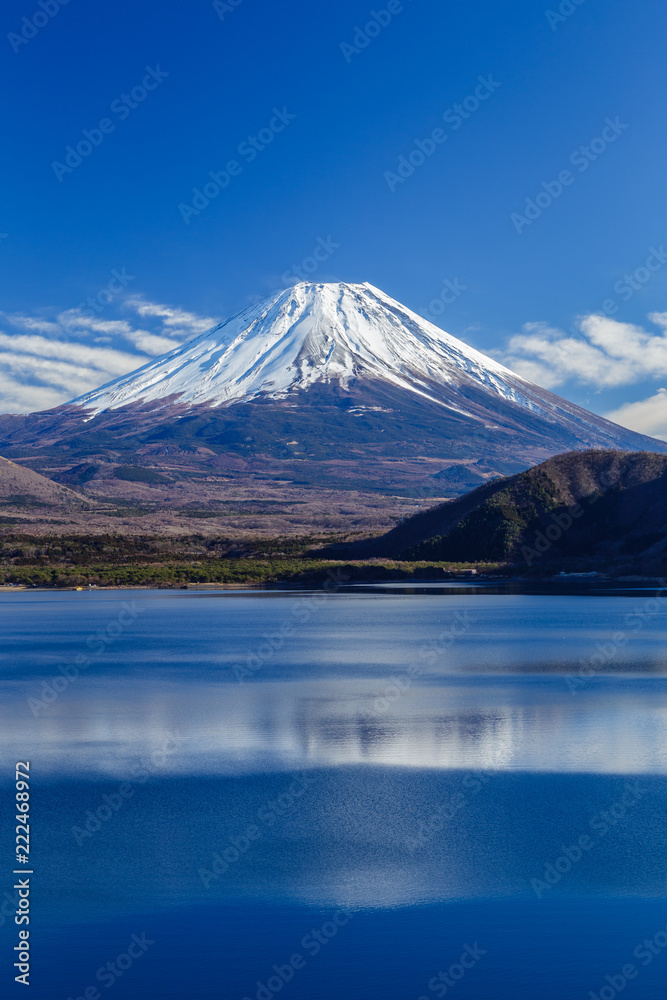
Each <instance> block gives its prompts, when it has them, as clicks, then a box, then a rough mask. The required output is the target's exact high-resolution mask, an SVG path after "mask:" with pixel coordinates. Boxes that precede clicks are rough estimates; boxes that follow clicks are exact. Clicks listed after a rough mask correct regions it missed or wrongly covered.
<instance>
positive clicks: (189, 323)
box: [125, 295, 220, 339]
mask: <svg viewBox="0 0 667 1000" xmlns="http://www.w3.org/2000/svg"><path fill="white" fill-rule="evenodd" d="M125 305H126V306H127V307H129V308H130V309H134V311H135V312H136V313H137V315H139V316H157V317H159V318H160V319H162V322H163V325H164V326H166V327H169V328H171V332H172V334H174V335H177V334H180V335H181V336H183V338H184V339H185V338H189V337H195V336H196V335H197V334H198V333H206V331H207V330H210V329H211V327H212V326H216V325H217V324H218V323H219V322H220V320H217V319H213V318H211V317H210V316H197V315H196V313H191V312H186V311H185V310H184V309H174V308H173V307H172V306H165V305H160V304H159V303H157V302H146V300H145V299H143V298H142V297H141V296H140V295H132V296H130V297H129V298H128V299H126V301H125Z"/></svg>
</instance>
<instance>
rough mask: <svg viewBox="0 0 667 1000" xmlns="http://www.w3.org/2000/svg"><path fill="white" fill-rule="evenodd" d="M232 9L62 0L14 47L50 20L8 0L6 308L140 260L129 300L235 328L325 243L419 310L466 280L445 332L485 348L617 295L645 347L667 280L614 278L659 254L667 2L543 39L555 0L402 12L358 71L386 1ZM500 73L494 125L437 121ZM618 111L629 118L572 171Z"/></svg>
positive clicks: (608, 13)
mask: <svg viewBox="0 0 667 1000" xmlns="http://www.w3.org/2000/svg"><path fill="white" fill-rule="evenodd" d="M44 2H46V3H47V4H48V3H51V4H52V3H55V2H56V0H44ZM235 2H236V3H237V4H238V5H237V6H236V7H235V8H234V9H230V11H229V12H227V13H224V19H222V20H221V18H220V16H219V14H218V13H217V12H216V10H215V8H214V5H213V4H212V3H211V2H210V0H201V2H200V0H190V2H188V3H186V2H180V3H178V2H175V0H160V2H157V0H142V2H141V3H137V2H136V0H133V2H132V3H130V2H129V0H114V2H113V3H112V2H109V0H97V2H95V3H84V2H83V0H69V2H68V3H67V4H66V5H65V6H63V7H62V8H61V9H59V11H58V13H57V14H56V15H55V16H54V17H53V18H52V19H50V20H49V23H48V24H46V25H45V26H44V27H43V28H41V29H40V30H39V31H38V32H37V34H36V36H35V37H34V38H32V39H31V40H30V41H29V42H28V43H27V44H24V45H20V47H19V51H18V52H14V51H13V48H12V45H11V43H10V40H9V39H8V38H7V36H8V35H9V33H10V32H20V30H21V19H22V18H23V17H24V16H26V15H28V16H29V17H32V16H33V14H34V13H35V12H36V11H38V10H39V9H40V8H39V6H38V3H37V0H5V4H4V5H3V10H2V14H1V15H0V16H1V18H2V26H3V31H2V35H3V38H2V39H0V41H1V42H2V44H3V45H4V51H3V55H2V60H1V64H0V66H1V73H2V80H1V84H2V89H3V93H4V94H5V95H6V99H5V102H4V103H5V107H4V108H3V113H4V115H5V119H6V121H5V128H4V134H5V147H4V155H3V157H2V161H1V163H0V172H1V175H2V205H1V207H0V232H2V233H7V234H9V235H8V237H7V238H5V239H3V240H2V241H1V242H0V255H1V256H0V261H1V263H2V272H1V273H2V284H1V289H0V291H1V295H0V309H2V310H3V311H4V312H5V313H8V314H12V313H16V312H19V313H21V314H23V315H28V314H29V315H42V316H45V315H47V313H48V311H49V310H51V311H53V310H56V311H59V310H64V309H70V308H72V307H74V306H76V305H77V304H78V303H79V302H80V301H81V300H82V299H84V298H85V297H86V296H87V295H90V294H93V293H96V292H97V291H98V290H99V289H100V288H101V287H103V286H104V285H106V283H107V282H108V280H109V278H110V271H111V269H112V268H121V267H125V268H126V269H127V271H128V272H130V273H131V274H133V275H135V280H134V282H133V283H132V288H131V291H132V292H133V293H134V294H135V295H136V294H141V295H143V296H144V297H145V298H146V299H147V300H149V301H151V302H159V303H168V304H169V305H171V306H177V307H180V308H182V309H186V310H190V311H192V312H194V313H197V314H205V315H207V316H212V317H225V316H228V315H230V314H232V313H233V312H235V311H238V310H239V309H241V308H243V307H244V306H245V305H247V303H248V301H249V300H250V299H252V298H253V297H255V296H258V295H264V294H266V293H268V292H269V291H271V290H272V289H274V288H275V287H277V286H279V285H281V284H282V282H281V278H280V275H281V274H283V273H284V272H285V271H286V270H287V269H289V268H290V266H291V265H293V264H298V263H299V262H301V261H302V260H303V259H304V258H305V257H307V256H308V255H309V254H310V252H311V251H312V249H313V248H314V247H315V245H316V242H317V239H318V237H322V238H327V237H331V238H332V239H333V240H334V241H335V242H336V243H338V244H340V247H339V248H338V249H336V250H335V253H334V254H332V256H331V258H330V259H329V260H328V261H327V262H326V263H324V264H323V265H322V266H321V267H320V269H319V270H318V272H317V277H318V278H320V279H322V280H350V281H364V280H367V281H370V282H372V283H373V284H376V285H378V286H380V287H381V288H383V289H384V290H385V291H386V292H388V293H389V294H391V295H393V296H394V297H396V298H398V299H400V300H401V301H402V302H404V303H405V304H406V305H408V306H410V307H412V308H414V309H415V310H417V311H423V310H424V309H425V308H427V307H428V305H429V302H430V301H431V300H432V299H433V298H434V297H435V296H437V295H438V294H439V293H440V290H441V288H442V282H443V279H445V278H450V279H454V278H458V279H459V282H460V284H462V285H465V286H466V290H465V292H464V293H463V294H461V295H460V297H459V298H458V299H457V300H456V302H454V303H453V304H452V305H449V306H447V308H446V310H445V311H444V312H443V314H442V315H440V316H439V317H438V319H437V320H436V322H438V324H439V325H441V326H443V327H444V328H445V329H447V330H448V331H449V332H451V333H453V334H454V335H456V336H461V337H463V338H464V339H466V340H467V341H468V342H471V343H473V344H474V345H475V346H477V347H479V348H480V349H482V350H485V351H488V352H494V353H496V354H498V355H503V356H504V354H505V352H506V349H507V343H508V339H509V338H510V337H511V336H512V335H514V334H517V333H520V332H521V329H522V327H523V325H524V324H526V323H536V322H543V323H547V324H549V325H550V326H554V327H559V328H561V329H562V330H565V331H567V330H568V329H569V328H570V326H571V324H572V323H573V322H574V320H575V318H576V317H577V316H578V315H582V314H583V315H586V314H590V313H594V312H597V311H599V310H600V309H601V307H602V303H603V302H604V301H605V300H607V299H609V298H610V296H611V297H614V298H615V300H617V304H618V306H619V308H618V312H617V313H615V314H614V319H615V320H617V321H621V322H623V323H637V324H642V325H643V326H644V327H645V328H648V329H649V330H650V334H651V337H652V338H653V339H654V340H655V337H656V330H655V329H653V328H652V327H651V324H650V323H649V322H648V320H647V319H646V316H647V314H648V313H651V312H662V311H663V310H665V309H666V308H667V306H666V305H665V302H666V301H667V300H666V296H665V293H666V291H667V266H665V267H664V270H663V269H660V270H658V271H657V272H656V273H655V274H654V275H653V276H652V277H651V279H650V280H649V281H648V282H647V283H646V285H645V287H643V288H642V289H641V290H640V291H637V292H636V293H635V294H633V295H632V297H631V298H630V300H629V301H627V302H623V301H622V300H621V299H620V298H619V297H618V295H615V294H614V291H613V286H614V283H615V282H616V281H617V280H618V279H619V278H620V277H621V276H622V275H623V274H624V273H626V272H629V271H633V270H634V269H635V268H637V267H638V266H640V265H641V264H643V262H644V261H645V259H646V257H647V255H648V253H649V248H650V247H651V246H656V247H659V246H660V243H661V241H662V240H663V239H664V240H667V231H666V230H667V225H666V223H665V217H666V213H665V209H666V207H667V205H666V201H667V185H665V181H664V171H665V166H664V165H665V162H666V153H667V149H666V140H665V128H664V110H663V107H664V99H662V97H661V95H662V94H663V93H664V74H665V58H664V39H665V33H666V29H667V8H666V7H665V5H664V2H661V0H642V3H641V4H639V5H638V4H636V3H632V2H631V0H605V2H604V3H603V2H602V0H584V2H583V3H581V4H580V5H576V4H575V3H574V2H573V0H565V4H564V5H563V4H561V6H563V7H564V9H566V10H567V9H568V7H571V8H573V13H572V14H571V15H569V16H567V17H566V18H565V19H564V20H563V21H559V22H557V23H556V24H555V30H553V28H552V26H551V25H550V23H549V19H548V17H547V16H546V11H547V10H549V9H550V8H549V4H548V2H545V0H515V2H514V3H512V4H501V3H498V2H497V0H495V2H477V3H475V2H470V0H467V2H456V3H446V2H437V0H405V2H404V4H403V8H404V9H403V10H402V12H401V13H397V14H395V15H394V17H393V19H392V21H391V23H390V24H388V25H387V26H386V27H384V28H383V29H382V30H381V31H380V33H379V35H378V37H376V38H374V39H373V40H372V41H371V42H370V44H369V45H368V46H367V47H366V48H365V49H364V50H363V51H360V52H359V54H354V53H352V54H351V55H350V56H349V59H350V61H349V62H348V61H347V60H346V58H345V56H344V54H343V52H342V51H341V43H343V42H347V43H352V41H353V38H354V34H355V26H357V25H360V26H363V25H364V24H366V23H367V22H368V21H369V20H370V11H371V10H373V9H375V10H383V9H386V6H387V4H386V3H385V2H383V0H379V2H378V3H377V4H375V5H373V4H372V3H370V2H369V0H368V2H367V0H335V2H333V0H320V2H318V3H312V2H310V3H306V2H304V0H292V2H291V3H286V4H277V3H275V2H270V0H241V2H240V3H239V2H238V0H235ZM219 6H221V7H222V6H225V5H223V4H220V5H219ZM551 9H552V10H555V11H557V10H558V4H557V3H554V4H553V5H552V6H551ZM38 20H39V18H38ZM15 44H16V43H15ZM157 65H159V66H160V67H161V69H162V70H163V71H165V72H167V73H168V74H169V76H168V77H167V78H166V79H164V81H163V82H162V83H160V85H159V86H158V87H157V89H155V90H154V91H153V92H152V93H150V94H149V95H148V96H147V98H146V100H145V101H144V102H143V103H141V104H140V105H139V106H138V107H137V108H136V109H133V110H131V111H130V113H129V115H128V116H127V118H126V120H123V121H121V120H120V118H119V116H118V115H117V114H113V113H110V111H109V109H110V106H111V104H112V102H113V101H114V100H115V99H117V98H120V97H121V95H122V94H123V93H128V92H130V91H131V90H132V88H133V87H134V86H136V85H137V84H140V82H141V80H142V78H143V77H144V76H145V74H146V70H145V67H146V66H153V67H155V66H157ZM489 74H491V75H492V77H493V79H494V80H495V81H497V82H499V83H500V86H499V87H498V88H497V90H495V92H494V93H493V95H492V96H491V97H489V98H488V100H486V101H484V102H483V103H482V104H481V106H480V107H479V110H477V111H475V112H474V113H473V114H471V115H470V117H469V118H468V120H467V121H465V122H464V123H463V125H462V127H461V128H459V129H457V130H454V129H453V128H452V125H451V123H450V124H447V123H443V120H442V114H443V112H445V111H446V110H447V108H449V107H451V106H452V105H454V104H455V103H457V102H461V101H462V100H463V99H464V98H465V97H466V96H467V95H469V94H471V93H473V92H474V89H475V87H476V86H477V83H478V77H479V76H480V75H481V76H483V77H487V76H488V75H489ZM9 95H11V97H10V96H9ZM274 107H277V108H279V109H282V108H283V107H286V108H287V110H288V112H289V113H290V114H294V115H296V118H295V119H294V121H292V122H291V123H290V124H289V126H288V127H287V128H285V130H284V132H282V133H280V134H279V135H277V136H276V138H275V140H274V141H273V142H272V143H271V145H270V146H268V147H267V148H266V149H264V150H263V151H262V152H261V153H260V154H259V155H258V156H257V157H256V159H255V160H254V162H252V163H248V162H247V161H246V159H244V158H243V157H242V156H240V155H239V154H238V152H237V150H238V146H239V144H240V143H241V142H242V141H243V140H244V139H246V137H247V136H249V135H251V134H254V133H257V132H258V131H259V130H260V129H262V128H264V127H266V126H268V125H269V122H270V121H271V119H272V117H273V110H272V109H273V108H274ZM617 116H618V118H619V120H620V122H621V123H622V124H623V125H627V126H628V127H627V128H626V129H623V131H622V133H621V134H620V135H619V136H618V137H617V139H616V140H615V141H614V142H613V143H612V144H610V145H609V147H608V148H607V149H606V151H605V152H604V153H603V154H602V155H600V156H599V158H598V159H596V160H595V161H594V162H591V163H590V167H589V169H587V170H586V171H585V172H580V171H579V169H578V168H577V167H576V166H572V164H570V163H569V158H570V154H571V153H572V152H573V151H574V150H576V149H577V147H579V146H581V145H582V144H584V145H587V144H588V143H589V142H590V140H592V139H594V138H595V137H597V136H599V135H600V134H601V132H602V129H603V128H604V124H605V119H606V118H608V117H609V118H612V119H615V118H616V117H617ZM104 117H110V118H111V119H112V120H113V122H114V123H115V129H114V131H113V132H112V133H111V134H108V135H106V136H105V138H104V140H103V142H102V143H101V145H100V146H99V147H98V148H95V149H94V150H93V152H92V154H91V155H90V156H89V157H87V158H86V159H84V160H83V162H82V163H81V165H80V166H78V167H77V168H76V169H74V170H73V171H72V173H70V174H67V175H65V176H64V178H63V180H62V182H59V181H58V179H57V178H56V175H55V173H54V170H53V168H52V163H53V161H60V162H62V161H63V160H64V156H65V147H66V146H67V145H68V144H73V145H76V143H77V142H79V141H80V140H81V139H82V138H83V136H82V134H81V133H82V129H86V128H87V129H91V128H94V127H96V126H97V125H98V123H99V121H100V119H102V118H104ZM450 122H451V119H450ZM439 126H442V127H443V128H444V129H445V131H446V133H447V136H448V137H447V140H446V142H445V143H444V144H443V145H441V146H438V147H437V149H436V151H435V153H434V154H433V155H432V156H431V157H430V158H429V159H428V160H427V162H426V163H425V164H424V165H423V166H420V167H419V168H418V169H417V170H415V172H414V174H413V175H412V176H411V177H410V178H409V179H408V180H407V181H406V182H405V183H404V184H401V185H399V186H398V187H397V189H396V190H395V191H394V192H393V193H392V192H391V191H390V189H389V185H388V183H387V181H386V180H385V176H384V174H385V171H388V170H395V169H396V166H397V164H398V158H399V156H400V155H405V156H407V155H408V154H409V153H410V152H411V151H412V150H413V149H414V140H415V139H425V138H426V137H427V136H428V135H429V133H431V132H432V130H433V129H434V128H437V127H439ZM234 158H235V159H237V160H238V161H239V162H240V163H241V164H242V171H241V173H240V175H239V176H236V177H234V178H232V180H231V183H230V184H229V187H228V188H227V189H226V190H225V191H223V192H222V193H221V194H220V195H219V196H218V198H217V199H216V200H214V201H212V202H211V204H210V205H209V206H208V208H206V209H205V210H204V211H203V212H201V214H200V215H199V216H196V217H193V218H192V219H191V221H190V223H189V225H186V224H185V222H184V221H183V218H182V217H181V214H180V213H179V210H178V206H179V203H187V202H188V201H189V202H191V201H192V197H193V193H192V189H193V188H194V187H202V186H203V184H204V183H206V181H207V180H208V179H209V178H208V173H209V171H217V170H220V169H222V168H224V166H225V164H226V163H227V162H228V161H229V160H230V159H234ZM567 168H570V169H571V170H572V174H573V175H574V181H573V183H572V184H571V185H570V186H568V187H566V188H565V189H564V191H563V193H562V195H561V196H560V198H558V199H556V200H555V201H554V202H553V204H552V205H551V206H550V207H549V208H547V209H545V211H544V212H543V213H542V215H541V216H540V217H539V218H538V219H536V221H535V222H534V223H533V224H532V225H531V226H527V227H525V228H524V230H523V232H522V233H521V234H520V235H519V234H518V233H517V232H516V229H515V227H514V225H513V224H512V222H511V219H510V216H511V214H512V213H513V212H522V211H523V209H524V207H525V199H526V198H528V197H534V196H535V195H536V194H537V192H538V191H540V190H541V183H542V181H551V180H553V179H555V178H556V177H557V175H558V174H559V172H560V171H561V170H563V169H567ZM113 308H114V307H111V308H110V312H109V318H110V319H111V318H113V317H112V314H113ZM114 315H115V314H114ZM5 328H6V329H7V330H8V336H11V335H12V332H13V331H12V330H11V329H9V327H8V326H6V327H5ZM614 329H615V330H616V333H618V330H617V329H616V328H614ZM568 336H569V334H568ZM659 339H660V342H662V340H663V337H662V334H660V338H659ZM589 340H590V338H589ZM659 346H660V345H659ZM531 352H532V355H531ZM510 353H511V352H510ZM514 353H516V352H514ZM524 354H525V355H526V357H528V356H534V355H535V350H534V349H533V348H532V347H527V348H526V350H525V351H524ZM540 363H541V364H542V366H543V367H544V364H545V362H544V358H542V360H541V362H540ZM665 373H666V374H667V367H666V368H665ZM565 374H566V375H567V378H565V375H564V376H563V378H561V382H560V387H559V388H558V390H557V391H561V392H563V393H564V394H567V395H569V396H570V397H571V398H576V399H577V400H578V401H582V402H583V401H585V400H589V405H591V407H592V408H597V409H600V406H597V407H596V406H595V405H594V404H595V400H594V399H593V395H592V394H594V393H595V390H596V389H597V388H599V385H596V384H595V378H594V375H589V376H587V380H582V379H577V377H576V373H574V374H573V373H572V372H566V373H565ZM646 375H647V373H646V372H645V371H643V372H642V373H641V379H640V377H639V375H638V374H637V372H634V373H632V374H629V375H628V377H627V378H626V383H627V385H629V386H631V389H625V388H623V387H622V383H621V382H619V379H620V378H621V376H620V375H619V376H618V377H615V378H612V381H614V383H615V384H614V385H611V383H609V386H608V389H607V390H606V392H607V395H606V396H605V399H606V405H607V408H609V407H610V406H612V405H614V406H616V405H619V404H620V403H621V402H624V401H627V400H635V399H639V398H643V397H645V396H647V395H649V394H650V393H651V392H654V391H655V389H656V388H657V386H658V383H656V384H655V385H653V383H651V384H649V383H648V382H646V379H645V376H646ZM658 375H659V376H660V377H661V378H662V381H665V375H663V373H662V371H660V372H658ZM660 377H659V378H658V382H659V381H660ZM607 381H608V382H609V379H607ZM649 382H650V378H649ZM564 384H566V385H567V386H568V387H569V391H568V392H565V390H564V389H563V388H562V386H563V385H564Z"/></svg>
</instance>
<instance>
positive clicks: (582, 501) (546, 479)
mask: <svg viewBox="0 0 667 1000" xmlns="http://www.w3.org/2000/svg"><path fill="white" fill-rule="evenodd" d="M352 549H355V551H356V553H357V554H358V555H362V554H363V555H367V556H390V557H394V558H397V557H401V558H403V559H429V560H451V561H452V562H463V561H465V562H467V561H480V562H481V561H484V562H494V561H500V562H506V563H510V564H513V565H515V566H522V567H523V568H526V567H530V568H532V569H539V570H542V569H544V570H546V569H550V570H551V569H554V568H565V569H577V570H585V569H610V568H614V569H615V570H618V571H624V572H633V573H634V572H636V573H640V572H641V573H661V572H662V571H663V566H665V567H666V568H667V457H665V456H663V455H656V454H653V453H651V452H619V451H586V452H568V453H567V454H564V455H556V456H555V457H554V458H550V459H548V460H547V461H546V462H543V463H542V464H541V465H537V466H535V467H534V468H532V469H528V470H527V471H526V472H522V473H519V474H518V475H515V476H510V477H508V478H504V479H497V480H494V481H493V482H489V483H485V484H484V485H483V486H480V487H478V488H477V489H475V490H473V491H472V492H471V493H468V494H467V495H466V496H464V497H460V498H458V499H457V500H452V501H450V502H447V503H442V504H439V505H438V506H436V507H432V508H430V509H429V510H426V511H423V512H421V513H419V514H416V515H415V516H414V517H411V518H408V519H407V520H406V521H404V522H403V523H401V524H399V525H398V526H397V527H396V528H394V529H393V530H392V531H390V532H389V533H388V534H386V535H384V536H382V537H381V538H378V539H374V540H373V541H371V542H367V543H366V544H365V545H364V544H363V543H360V545H358V546H350V547H349V549H348V551H347V554H348V555H351V554H352Z"/></svg>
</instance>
